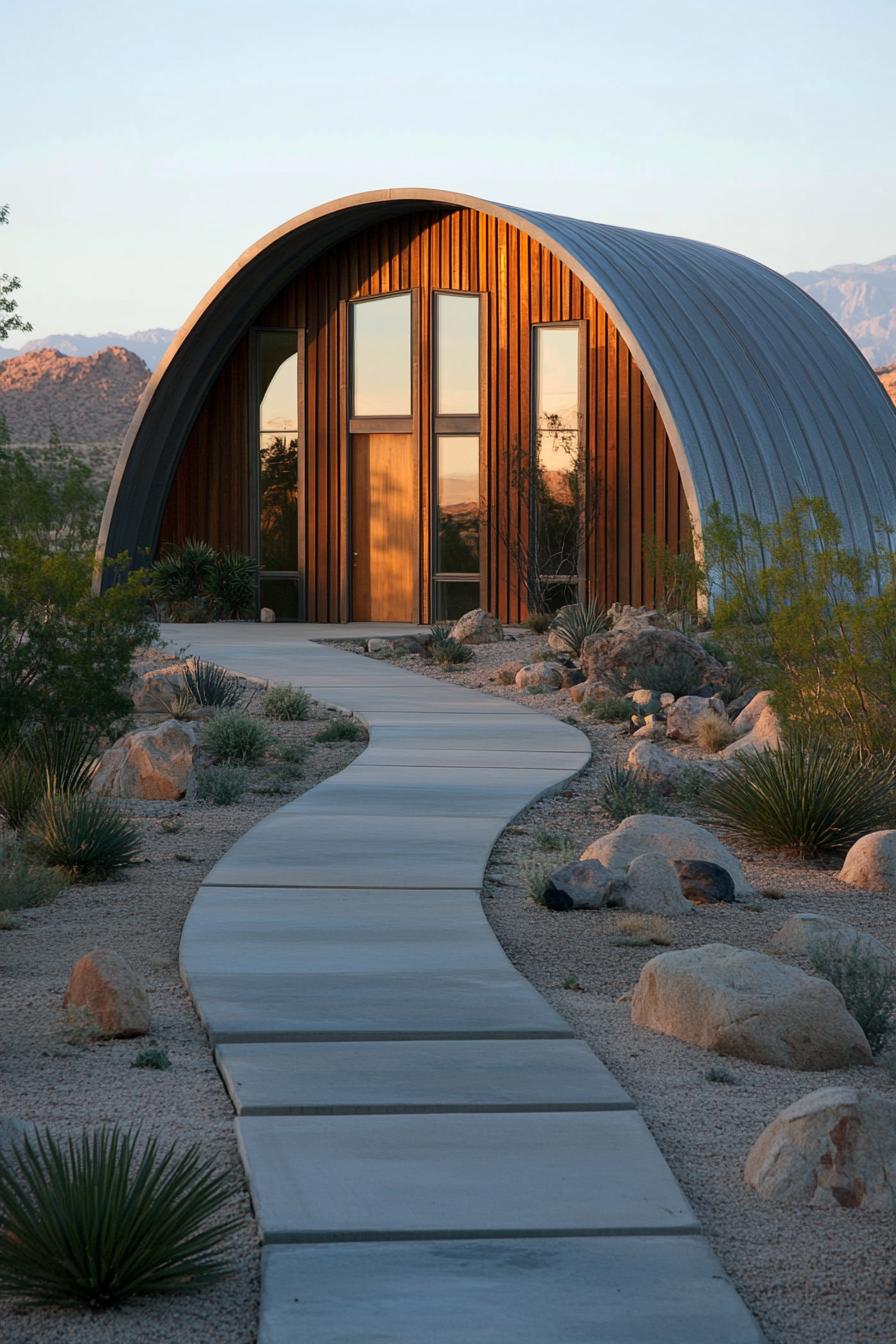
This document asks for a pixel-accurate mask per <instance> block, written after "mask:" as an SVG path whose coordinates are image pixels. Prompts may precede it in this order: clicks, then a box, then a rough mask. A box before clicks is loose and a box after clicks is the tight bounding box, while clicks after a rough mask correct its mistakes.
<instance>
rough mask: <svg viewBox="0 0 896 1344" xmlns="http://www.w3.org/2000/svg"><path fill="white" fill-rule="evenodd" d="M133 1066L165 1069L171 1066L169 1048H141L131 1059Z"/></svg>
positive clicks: (135, 1067) (134, 1067) (133, 1067)
mask: <svg viewBox="0 0 896 1344" xmlns="http://www.w3.org/2000/svg"><path fill="white" fill-rule="evenodd" d="M131 1068H132V1069H158V1070H160V1071H163V1070H165V1069H170V1068H171V1060H170V1059H169V1058H168V1051H167V1050H158V1049H156V1050H141V1051H139V1053H138V1054H136V1055H135V1056H134V1058H133V1059H132V1060H131Z"/></svg>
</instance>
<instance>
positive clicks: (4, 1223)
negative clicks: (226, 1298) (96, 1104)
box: [0, 1125, 238, 1310]
mask: <svg viewBox="0 0 896 1344" xmlns="http://www.w3.org/2000/svg"><path fill="white" fill-rule="evenodd" d="M230 1194H231V1189H230V1182H229V1179H228V1178H227V1177H226V1176H225V1175H224V1174H223V1173H220V1172H218V1171H216V1170H215V1169H214V1168H213V1167H212V1166H211V1164H210V1163H208V1162H207V1161H206V1160H204V1159H203V1158H202V1156H201V1154H200V1150H199V1148H198V1146H194V1147H191V1148H188V1149H186V1150H184V1151H183V1152H181V1153H180V1154H178V1153H177V1151H176V1149H175V1148H174V1147H173V1146H172V1147H171V1148H168V1149H164V1150H162V1149H160V1148H159V1144H158V1141H157V1140H156V1139H155V1138H151V1139H150V1140H149V1141H148V1142H147V1144H146V1145H145V1147H144V1148H143V1151H142V1152H138V1135H137V1133H136V1132H135V1131H132V1130H126V1129H122V1128H120V1127H119V1126H117V1125H116V1126H112V1127H110V1128H107V1129H97V1130H94V1131H83V1132H82V1133H80V1134H78V1135H74V1136H72V1137H70V1138H68V1139H65V1140H59V1139H56V1138H54V1137H53V1136H52V1135H51V1134H50V1133H49V1132H48V1131H47V1130H43V1131H38V1133H37V1135H36V1137H35V1138H34V1139H31V1138H26V1139H25V1140H24V1142H23V1143H22V1144H21V1145H18V1146H17V1147H16V1148H15V1150H14V1155H13V1157H12V1158H11V1160H10V1161H9V1162H7V1163H4V1164H3V1165H2V1166H0V1292H2V1293H3V1294H5V1295H8V1296H16V1297H19V1298H21V1299H22V1300H24V1301H25V1302H27V1303H29V1304H35V1305H40V1306H47V1305H55V1304H65V1303H79V1304H82V1305H83V1306H86V1307H90V1308H92V1309H94V1310H99V1309H102V1308H107V1307H113V1306H117V1305H118V1304H119V1303H120V1302H123V1301H124V1300H125V1299H126V1298H129V1297H132V1296H135V1295H137V1294H144V1293H183V1292H192V1291H193V1290H195V1289H198V1288H204V1287H206V1286H207V1285H209V1284H211V1283H215V1282H217V1281H218V1280H219V1279H221V1278H223V1277H225V1276H226V1274H227V1273H228V1266H227V1265H226V1264H225V1262H224V1261H223V1260H221V1259H220V1258H219V1256H218V1254H217V1252H218V1249H219V1248H220V1246H221V1244H222V1243H223V1242H224V1240H225V1239H226V1238H227V1237H229V1236H230V1234H231V1233H232V1232H233V1231H234V1230H235V1228H236V1227H237V1226H238V1222H237V1220H236V1219H229V1220H226V1221H220V1220H219V1221H212V1220H214V1219H217V1218H218V1216H219V1215H220V1212H221V1209H222V1207H223V1205H224V1204H225V1202H226V1201H227V1199H228V1198H229V1197H230Z"/></svg>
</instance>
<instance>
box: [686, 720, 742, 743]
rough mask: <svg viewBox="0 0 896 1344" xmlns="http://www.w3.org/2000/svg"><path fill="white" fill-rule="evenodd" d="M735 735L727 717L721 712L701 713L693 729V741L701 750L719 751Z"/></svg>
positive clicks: (731, 740)
mask: <svg viewBox="0 0 896 1344" xmlns="http://www.w3.org/2000/svg"><path fill="white" fill-rule="evenodd" d="M736 737H737V733H736V732H735V731H734V729H733V728H732V727H731V724H730V723H729V722H728V720H727V719H723V718H722V716H721V714H703V715H701V717H700V718H699V719H698V720H697V724H696V727H695V729H694V741H695V742H696V743H697V746H698V747H699V748H700V750H701V751H721V750H722V748H723V747H728V746H730V745H731V743H732V742H733V741H734V740H735V738H736Z"/></svg>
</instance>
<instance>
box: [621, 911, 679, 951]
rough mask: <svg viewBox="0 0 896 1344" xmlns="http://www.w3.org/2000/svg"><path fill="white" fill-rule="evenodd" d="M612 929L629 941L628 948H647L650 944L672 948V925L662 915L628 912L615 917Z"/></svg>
mask: <svg viewBox="0 0 896 1344" xmlns="http://www.w3.org/2000/svg"><path fill="white" fill-rule="evenodd" d="M613 928H614V930H615V932H616V933H617V934H619V935H620V936H621V937H622V938H625V939H627V940H629V945H630V946H640V947H648V946H649V945H650V944H651V943H655V944H656V945H657V946H658V947H671V946H672V942H673V937H672V925H671V923H670V922H669V920H668V919H666V918H664V916H663V915H650V914H640V913H639V912H637V911H630V912H628V913H625V914H619V915H616V916H615V917H614V919H613Z"/></svg>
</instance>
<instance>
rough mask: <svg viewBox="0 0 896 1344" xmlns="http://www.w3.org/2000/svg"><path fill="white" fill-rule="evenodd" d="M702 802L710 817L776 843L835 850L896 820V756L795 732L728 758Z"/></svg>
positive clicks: (806, 851)
mask: <svg viewBox="0 0 896 1344" xmlns="http://www.w3.org/2000/svg"><path fill="white" fill-rule="evenodd" d="M703 808H704V811H705V813H706V816H707V818H708V819H709V820H710V821H714V822H716V823H717V824H719V825H721V826H726V827H728V829H729V830H732V831H735V832H736V833H737V834H739V835H742V836H744V837H746V838H747V839H749V840H752V841H755V842H757V843H758V844H761V845H766V846H768V847H769V848H770V849H786V850H791V851H793V852H795V853H797V854H799V855H800V856H802V857H812V856H814V855H817V854H821V853H825V852H831V853H837V852H841V851H843V850H846V849H848V848H849V846H850V845H852V844H853V843H854V842H855V841H856V840H858V839H859V837H860V836H863V835H867V834H868V832H869V831H876V830H883V829H889V828H890V827H893V826H894V825H896V763H894V761H893V760H892V759H891V758H889V759H885V760H877V759H869V758H868V757H866V756H864V755H863V754H862V753H861V752H860V751H858V750H857V749H856V748H855V747H852V746H846V745H837V744H830V743H825V742H822V741H820V740H819V739H818V738H804V737H801V736H799V735H794V736H792V737H790V738H788V739H787V740H786V741H785V742H784V743H783V745H782V746H780V747H777V748H775V749H774V750H771V751H761V752H753V751H751V752H744V753H742V754H741V755H740V756H739V757H737V758H736V759H735V760H733V761H732V762H730V763H728V762H726V763H725V764H724V765H722V766H721V768H720V770H719V773H718V774H717V775H716V777H715V779H714V780H712V782H711V783H710V784H709V785H708V787H707V790H706V795H705V800H704V804H703Z"/></svg>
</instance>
